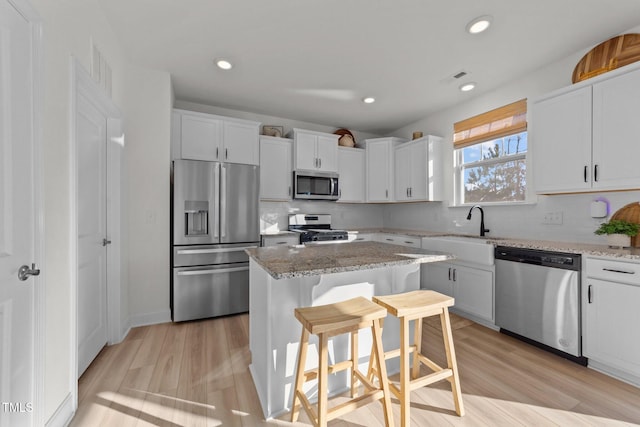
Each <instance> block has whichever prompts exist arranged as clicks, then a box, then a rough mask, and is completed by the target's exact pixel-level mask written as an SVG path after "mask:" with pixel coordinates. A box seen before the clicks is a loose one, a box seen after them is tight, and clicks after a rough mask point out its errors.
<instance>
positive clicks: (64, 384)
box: [31, 0, 124, 419]
mask: <svg viewBox="0 0 640 427" xmlns="http://www.w3.org/2000/svg"><path fill="white" fill-rule="evenodd" d="M31 4H32V5H33V6H34V8H35V9H36V10H37V11H38V13H39V14H40V17H41V18H42V20H43V21H44V22H43V42H44V45H43V52H44V58H43V66H44V81H43V85H44V96H43V101H44V105H43V123H42V126H43V129H42V135H43V150H44V152H43V159H44V192H45V221H44V222H45V251H46V254H45V260H44V265H45V266H46V269H45V270H43V272H42V274H43V275H44V278H45V283H46V295H45V298H46V313H45V322H46V329H45V334H46V343H45V345H46V351H45V356H44V357H45V390H44V398H45V402H44V403H45V408H44V412H45V419H49V418H50V417H51V416H52V415H53V413H54V412H55V411H56V410H57V409H58V407H59V405H60V404H61V403H62V402H63V400H64V399H65V398H67V397H68V395H69V393H70V392H71V390H72V386H73V382H72V381H70V379H72V378H73V377H74V376H75V367H72V366H71V364H70V363H69V361H70V360H71V351H72V350H71V331H72V327H74V326H73V325H71V317H70V313H72V312H73V311H75V306H72V304H71V292H70V289H71V288H70V280H71V275H70V272H71V268H72V265H73V262H74V260H72V259H71V258H70V242H71V238H72V229H71V224H70V222H69V218H70V213H71V212H70V207H71V200H72V195H71V194H70V191H69V188H70V187H69V183H70V180H71V175H70V171H71V164H70V153H71V152H70V129H69V123H70V117H69V113H70V90H71V88H70V81H71V77H70V71H71V56H74V57H75V58H77V59H78V60H79V62H80V63H81V64H82V65H83V66H84V67H85V68H86V69H87V70H89V65H90V41H91V39H93V40H94V41H95V43H96V44H97V45H98V46H99V48H100V50H101V51H102V53H103V55H104V57H105V58H106V59H107V61H108V62H109V64H110V65H111V68H112V73H113V74H112V77H113V95H114V99H115V101H116V104H118V105H122V94H123V93H124V92H123V88H122V76H123V67H124V57H123V54H122V52H121V50H120V47H119V45H118V42H117V40H116V37H115V34H114V33H113V32H112V31H111V28H110V27H109V25H108V24H107V22H106V20H105V19H104V16H103V15H102V12H101V10H100V8H99V7H98V5H97V4H96V2H95V1H93V0H67V1H65V2H52V1H49V0H31Z"/></svg>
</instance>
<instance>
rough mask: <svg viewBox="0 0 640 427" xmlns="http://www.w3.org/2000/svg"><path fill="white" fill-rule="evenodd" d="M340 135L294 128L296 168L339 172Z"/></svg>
mask: <svg viewBox="0 0 640 427" xmlns="http://www.w3.org/2000/svg"><path fill="white" fill-rule="evenodd" d="M338 138H339V135H334V134H331V133H324V132H314V131H309V130H304V129H293V159H294V161H293V163H294V164H293V166H294V169H295V170H300V169H303V170H317V171H323V172H338Z"/></svg>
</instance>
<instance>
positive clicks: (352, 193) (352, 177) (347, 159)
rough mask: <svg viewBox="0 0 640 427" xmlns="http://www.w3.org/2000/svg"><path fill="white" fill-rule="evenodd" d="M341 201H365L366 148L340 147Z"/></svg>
mask: <svg viewBox="0 0 640 427" xmlns="http://www.w3.org/2000/svg"><path fill="white" fill-rule="evenodd" d="M338 175H340V178H339V190H338V191H339V192H340V199H338V201H339V202H345V203H362V202H364V201H365V181H364V180H365V150H363V149H361V148H349V147H338Z"/></svg>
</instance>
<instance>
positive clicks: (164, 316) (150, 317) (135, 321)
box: [129, 310, 171, 329]
mask: <svg viewBox="0 0 640 427" xmlns="http://www.w3.org/2000/svg"><path fill="white" fill-rule="evenodd" d="M167 322H171V310H163V311H156V312H154V313H142V314H134V315H132V316H130V317H129V329H130V328H135V327H137V326H147V325H156V324H158V323H167Z"/></svg>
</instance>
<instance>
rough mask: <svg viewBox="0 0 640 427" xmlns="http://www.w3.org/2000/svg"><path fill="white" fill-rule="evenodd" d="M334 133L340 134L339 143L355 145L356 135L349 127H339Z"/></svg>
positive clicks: (344, 145)
mask: <svg viewBox="0 0 640 427" xmlns="http://www.w3.org/2000/svg"><path fill="white" fill-rule="evenodd" d="M333 134H334V135H340V138H338V145H340V146H343V147H354V146H355V145H356V137H355V136H353V134H352V133H351V131H350V130H349V129H338V130H337V131H335V132H333Z"/></svg>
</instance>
